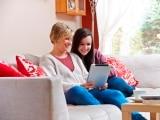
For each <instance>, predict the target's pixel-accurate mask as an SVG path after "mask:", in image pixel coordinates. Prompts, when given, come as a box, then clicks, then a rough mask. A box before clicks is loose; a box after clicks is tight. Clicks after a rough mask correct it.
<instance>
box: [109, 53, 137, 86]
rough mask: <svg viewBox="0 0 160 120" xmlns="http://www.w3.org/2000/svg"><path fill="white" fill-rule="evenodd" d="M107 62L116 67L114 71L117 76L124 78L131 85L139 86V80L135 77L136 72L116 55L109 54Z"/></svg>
mask: <svg viewBox="0 0 160 120" xmlns="http://www.w3.org/2000/svg"><path fill="white" fill-rule="evenodd" d="M107 63H108V64H109V65H111V66H112V67H113V68H114V72H115V75H116V76H117V77H121V78H123V79H124V80H125V81H126V82H127V83H128V84H129V85H131V86H137V84H138V80H136V79H135V77H134V74H133V73H132V72H131V71H130V70H129V69H128V68H127V67H126V66H125V64H124V63H123V62H122V61H120V60H119V59H118V58H116V57H113V56H108V57H107Z"/></svg>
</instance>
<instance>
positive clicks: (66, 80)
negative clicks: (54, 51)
mask: <svg viewBox="0 0 160 120" xmlns="http://www.w3.org/2000/svg"><path fill="white" fill-rule="evenodd" d="M69 54H70V56H71V59H72V62H73V65H74V70H73V71H71V70H70V69H69V68H67V67H66V66H65V65H64V64H63V63H61V62H60V61H59V60H57V59H56V58H55V57H54V56H52V55H51V54H46V55H44V56H43V57H41V58H40V66H41V67H42V68H43V69H44V71H45V73H46V75H47V76H50V77H59V78H60V79H61V80H62V83H63V88H64V90H65V91H67V90H68V89H70V88H71V87H73V86H75V85H80V84H82V83H85V82H86V79H87V76H88V72H87V70H86V68H85V66H84V64H83V63H82V61H81V59H80V58H79V57H78V56H77V55H76V54H74V53H69Z"/></svg>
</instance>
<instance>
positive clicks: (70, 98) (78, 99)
mask: <svg viewBox="0 0 160 120" xmlns="http://www.w3.org/2000/svg"><path fill="white" fill-rule="evenodd" d="M65 97H66V101H67V104H73V105H99V104H113V105H116V106H117V107H118V108H120V109H121V106H122V104H124V103H127V102H128V101H127V100H126V98H125V96H124V95H123V94H122V93H121V92H120V91H118V90H114V89H105V90H98V89H92V90H88V89H86V88H84V87H82V86H74V87H72V88H71V89H69V90H68V91H67V92H66V93H65ZM132 120H146V119H145V118H144V117H142V116H141V115H140V114H139V113H136V112H133V113H132Z"/></svg>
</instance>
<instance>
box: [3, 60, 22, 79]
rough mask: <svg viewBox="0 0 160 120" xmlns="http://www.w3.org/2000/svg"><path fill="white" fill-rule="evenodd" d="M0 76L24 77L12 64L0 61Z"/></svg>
mask: <svg viewBox="0 0 160 120" xmlns="http://www.w3.org/2000/svg"><path fill="white" fill-rule="evenodd" d="M0 77H24V75H23V74H22V73H21V72H19V71H18V70H17V69H16V68H15V67H14V66H11V65H9V64H7V63H5V62H2V61H0Z"/></svg>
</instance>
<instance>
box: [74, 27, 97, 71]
mask: <svg viewBox="0 0 160 120" xmlns="http://www.w3.org/2000/svg"><path fill="white" fill-rule="evenodd" d="M87 36H91V38H92V44H91V50H90V51H89V53H88V54H87V55H85V56H83V55H81V53H80V52H79V50H78V48H79V45H80V43H81V41H82V39H84V38H86V37H87ZM71 52H73V53H75V54H77V55H78V56H79V57H80V58H81V59H82V61H83V63H84V65H85V67H86V68H87V70H88V71H89V69H90V66H91V64H92V63H94V43H93V37H92V33H91V31H90V30H89V29H88V28H79V29H77V30H76V32H75V34H74V36H73V41H72V48H71Z"/></svg>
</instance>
